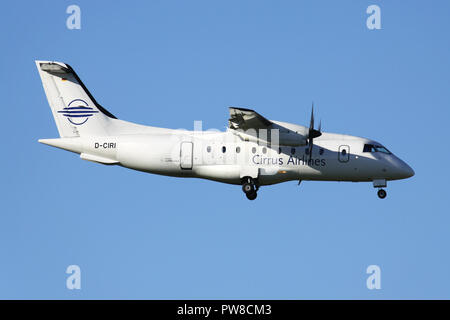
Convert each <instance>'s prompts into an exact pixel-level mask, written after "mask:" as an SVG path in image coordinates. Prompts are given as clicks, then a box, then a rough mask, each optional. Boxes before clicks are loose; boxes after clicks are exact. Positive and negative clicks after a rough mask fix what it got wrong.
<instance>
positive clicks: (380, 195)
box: [377, 189, 387, 199]
mask: <svg viewBox="0 0 450 320" xmlns="http://www.w3.org/2000/svg"><path fill="white" fill-rule="evenodd" d="M377 195H378V198H380V199H384V198H386V196H387V193H386V191H385V190H384V189H380V190H378V192H377Z"/></svg>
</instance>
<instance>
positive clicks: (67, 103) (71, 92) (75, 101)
mask: <svg viewBox="0 0 450 320" xmlns="http://www.w3.org/2000/svg"><path fill="white" fill-rule="evenodd" d="M36 66H37V68H38V71H39V75H40V76H41V80H42V85H43V86H44V91H45V94H46V96H47V100H48V103H49V105H50V108H51V109H52V113H53V117H54V119H55V122H56V126H57V128H58V131H59V135H60V137H61V138H66V137H79V136H107V135H108V127H110V126H111V122H113V121H114V120H113V119H116V117H115V116H113V115H112V114H111V113H109V112H108V111H107V110H106V109H104V108H103V107H102V106H100V105H99V104H98V103H97V101H95V99H94V97H93V96H92V95H91V94H90V92H89V91H88V89H87V88H86V87H85V86H84V84H83V82H81V80H80V78H79V77H78V76H77V74H76V73H75V71H74V70H73V69H72V67H70V66H69V65H68V64H64V63H61V62H52V61H36Z"/></svg>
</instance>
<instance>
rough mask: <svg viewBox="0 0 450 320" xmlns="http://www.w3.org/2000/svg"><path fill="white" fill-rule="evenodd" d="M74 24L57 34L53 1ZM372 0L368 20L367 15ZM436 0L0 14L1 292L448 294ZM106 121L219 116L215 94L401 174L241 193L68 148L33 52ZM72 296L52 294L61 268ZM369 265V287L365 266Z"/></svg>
mask: <svg viewBox="0 0 450 320" xmlns="http://www.w3.org/2000/svg"><path fill="white" fill-rule="evenodd" d="M71 4H77V5H79V6H80V8H81V30H68V29H67V28H66V19H67V17H68V14H66V8H67V6H69V5H71ZM371 4H377V5H379V6H380V8H381V19H382V20H381V24H382V29H381V30H372V31H371V30H368V29H367V27H366V19H367V17H368V15H367V14H366V8H367V7H368V6H369V5H371ZM449 10H450V4H449V2H448V1H433V2H430V1H408V2H406V1H399V0H397V1H379V0H371V1H363V0H361V1H356V0H355V1H114V2H111V1H108V2H106V1H76V2H73V1H39V2H38V1H33V2H31V1H30V2H23V1H16V2H11V1H9V2H5V3H4V4H2V10H1V13H0V17H1V19H0V35H1V40H2V43H3V46H2V50H1V51H0V57H1V60H0V64H1V65H0V67H1V73H0V83H1V87H2V92H3V94H2V106H3V113H2V116H3V117H2V118H3V123H2V125H1V126H0V133H1V135H2V137H3V138H2V157H1V158H0V164H1V166H0V167H1V169H0V170H1V178H2V181H3V183H2V184H1V185H0V188H1V193H0V194H1V199H2V203H3V206H2V210H1V213H0V254H1V260H0V298H4V299H5V298H27V299H34V298H39V299H50V298H58V299H80V298H84V299H94V298H102V299H103V298H126V299H128V298H136V299H172V298H179V299H197V298H199V299H200V298H205V299H217V298H235V299H241V298H264V299H305V298H308V299H310V298H312V299H315V298H319V299H322V298H324V299H335V298H338V299H352V298H357V299H397V298H425V299H429V298H450V294H449V287H450V275H449V272H448V270H450V257H449V254H448V252H449V250H448V247H449V243H450V235H449V232H448V230H449V224H450V218H449V212H448V207H447V206H448V191H447V190H448V186H447V185H446V182H447V181H449V178H450V177H449V170H448V168H447V164H448V163H449V152H448V149H447V148H446V147H445V144H446V140H447V138H448V137H449V133H448V119H449V115H450V112H449V110H450V109H449V103H450V93H449V92H450V91H449V85H450V63H449V59H448V57H449V54H450V38H449V37H448V33H449V31H450V20H449V19H448V12H449ZM35 59H44V60H46V59H48V60H57V61H63V62H67V63H69V64H71V65H72V67H74V69H75V70H76V71H77V72H78V74H79V75H80V77H81V78H82V79H83V81H84V82H85V84H86V85H87V87H88V88H89V89H90V90H91V92H92V93H93V95H94V96H95V97H96V99H97V100H98V101H99V102H100V103H101V104H102V105H103V106H105V107H106V108H107V109H108V110H109V111H111V112H112V113H113V114H115V115H116V116H118V117H119V118H121V119H125V120H129V121H134V122H138V123H143V124H148V125H154V126H161V127H169V128H186V129H191V128H193V121H194V120H202V121H203V126H204V128H205V129H208V128H218V129H224V128H225V126H226V125H227V117H228V110H227V107H228V106H231V105H232V106H241V107H249V108H253V109H255V110H257V111H258V112H259V113H261V114H263V115H264V116H266V117H268V118H270V119H276V120H281V121H283V120H284V121H289V122H296V123H299V124H305V125H306V124H307V123H308V120H309V113H310V106H311V101H313V100H314V102H315V106H316V114H317V119H319V118H321V119H322V128H323V129H324V130H325V131H330V132H339V133H348V134H353V135H358V136H364V137H369V138H373V139H376V140H378V141H380V142H382V143H384V144H385V145H386V146H387V147H388V148H389V149H390V150H391V151H393V152H394V153H395V154H396V155H398V156H399V157H400V158H402V159H404V160H405V161H406V162H408V163H409V164H410V165H411V166H412V167H413V168H414V170H415V172H416V175H415V176H414V177H413V178H412V179H408V180H405V181H398V182H392V183H389V185H388V188H387V191H388V197H387V198H386V199H385V200H383V201H381V200H379V199H378V198H377V196H376V190H375V189H374V188H373V187H372V185H371V184H369V183H337V182H325V183H323V182H304V183H302V185H301V186H300V187H298V186H297V183H296V182H289V183H284V184H280V185H277V186H271V187H264V188H261V190H260V192H259V195H258V199H257V200H256V201H253V202H251V201H248V200H247V199H246V198H245V196H244V195H243V194H242V191H241V190H240V187H238V186H230V185H225V184H219V183H214V182H210V181H203V180H196V179H192V180H182V179H176V178H169V177H162V176H155V175H149V174H145V173H140V172H135V171H131V170H127V169H124V168H120V167H108V166H101V165H96V164H93V163H90V162H86V161H82V160H80V159H79V158H78V156H77V155H74V154H72V153H68V152H64V151H62V150H57V149H54V148H50V147H48V146H44V145H41V144H39V143H38V142H37V139H39V138H54V137H57V136H58V133H57V130H56V127H55V124H54V122H53V119H52V116H51V113H50V108H49V107H48V104H47V100H46V98H45V95H44V91H43V88H42V85H41V81H40V79H39V76H38V73H37V70H36V68H35V65H34V60H35ZM72 264H76V265H79V266H80V267H81V271H82V289H81V290H68V289H66V286H65V284H66V278H67V276H68V275H67V274H66V273H65V270H66V268H67V266H69V265H72ZM372 264H376V265H379V266H380V268H381V272H382V275H381V279H382V280H381V282H382V289H381V290H368V289H367V288H366V278H367V277H368V275H367V274H366V272H365V271H366V268H367V266H369V265H372Z"/></svg>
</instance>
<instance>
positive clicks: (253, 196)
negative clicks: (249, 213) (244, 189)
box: [245, 191, 258, 200]
mask: <svg viewBox="0 0 450 320" xmlns="http://www.w3.org/2000/svg"><path fill="white" fill-rule="evenodd" d="M245 195H246V196H247V199H248V200H255V199H256V196H257V195H258V194H257V193H256V191H253V192H249V193H246V194H245Z"/></svg>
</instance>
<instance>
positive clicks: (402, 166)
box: [397, 160, 415, 179]
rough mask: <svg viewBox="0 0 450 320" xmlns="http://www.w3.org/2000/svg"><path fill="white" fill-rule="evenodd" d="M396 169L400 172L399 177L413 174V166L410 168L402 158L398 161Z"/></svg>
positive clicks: (407, 176)
mask: <svg viewBox="0 0 450 320" xmlns="http://www.w3.org/2000/svg"><path fill="white" fill-rule="evenodd" d="M397 170H398V171H399V173H400V176H401V179H406V178H410V177H412V176H413V175H414V174H415V172H414V170H413V168H411V167H410V166H409V165H408V164H406V162H404V161H402V160H400V161H399V165H398V167H397Z"/></svg>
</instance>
